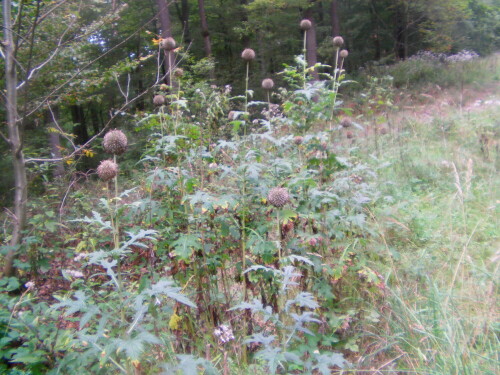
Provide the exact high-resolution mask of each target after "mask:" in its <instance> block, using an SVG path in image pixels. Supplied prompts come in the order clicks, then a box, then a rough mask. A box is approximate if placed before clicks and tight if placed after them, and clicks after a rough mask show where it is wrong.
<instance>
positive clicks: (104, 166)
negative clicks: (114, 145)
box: [97, 160, 118, 181]
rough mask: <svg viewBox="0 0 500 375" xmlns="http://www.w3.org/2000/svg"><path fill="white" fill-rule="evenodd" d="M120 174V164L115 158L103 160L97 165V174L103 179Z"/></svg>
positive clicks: (106, 179) (110, 178)
mask: <svg viewBox="0 0 500 375" xmlns="http://www.w3.org/2000/svg"><path fill="white" fill-rule="evenodd" d="M117 174H118V164H116V163H115V162H114V161H113V160H103V161H101V163H100V164H99V166H98V167H97V175H98V176H99V178H100V179H101V180H103V181H109V180H112V179H113V178H115V177H116V175H117Z"/></svg>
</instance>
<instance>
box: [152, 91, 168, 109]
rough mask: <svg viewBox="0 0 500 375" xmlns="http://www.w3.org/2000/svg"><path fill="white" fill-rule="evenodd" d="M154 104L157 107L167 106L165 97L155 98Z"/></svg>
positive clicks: (158, 96) (157, 96) (156, 96)
mask: <svg viewBox="0 0 500 375" xmlns="http://www.w3.org/2000/svg"><path fill="white" fill-rule="evenodd" d="M153 104H154V105H155V106H157V107H159V106H162V105H163V104H165V97H164V96H163V95H159V94H158V95H155V96H154V98H153Z"/></svg>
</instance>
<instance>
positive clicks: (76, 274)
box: [64, 270, 83, 279]
mask: <svg viewBox="0 0 500 375" xmlns="http://www.w3.org/2000/svg"><path fill="white" fill-rule="evenodd" d="M64 272H65V273H66V274H67V275H69V276H71V277H74V278H75V279H78V278H80V277H83V273H82V272H80V271H74V270H64Z"/></svg>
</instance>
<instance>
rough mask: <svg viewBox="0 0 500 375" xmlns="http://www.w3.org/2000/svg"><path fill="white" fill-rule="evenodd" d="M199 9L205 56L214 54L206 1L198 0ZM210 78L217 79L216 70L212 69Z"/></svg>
mask: <svg viewBox="0 0 500 375" xmlns="http://www.w3.org/2000/svg"><path fill="white" fill-rule="evenodd" d="M198 11H199V14H200V23H201V35H202V36H203V47H204V49H205V56H206V57H211V56H212V43H211V42H210V32H209V31H208V23H207V15H206V13H205V1H204V0H198ZM210 79H211V80H212V81H213V80H215V72H214V70H213V69H210Z"/></svg>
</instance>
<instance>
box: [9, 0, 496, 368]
mask: <svg viewBox="0 0 500 375" xmlns="http://www.w3.org/2000/svg"><path fill="white" fill-rule="evenodd" d="M162 4H163V5H168V7H163V8H162ZM3 5H4V9H9V8H7V5H8V6H9V7H11V8H10V9H11V12H10V14H9V12H5V14H4V20H5V19H7V18H11V19H12V20H13V23H12V27H11V28H9V29H8V30H7V29H6V28H5V29H4V34H5V36H6V37H5V39H4V40H6V41H8V40H9V39H8V37H7V36H8V34H9V30H10V31H15V32H12V33H11V35H10V37H11V38H13V39H12V41H13V43H10V45H7V44H6V43H3V45H2V57H4V58H5V65H6V67H5V75H4V76H2V77H1V81H2V84H4V83H5V87H6V90H5V95H4V96H3V99H4V102H5V103H6V105H5V107H2V109H1V110H0V114H1V115H2V116H3V117H5V123H6V126H5V128H6V129H8V131H5V132H4V129H3V128H4V126H3V125H2V129H1V130H2V135H3V138H4V140H5V141H6V142H5V144H6V145H7V148H5V149H1V148H0V151H1V152H2V155H5V157H3V158H2V161H1V162H0V163H1V166H0V168H2V170H3V175H4V176H5V178H4V179H3V180H2V184H3V186H0V189H3V190H2V191H3V192H4V193H3V194H2V203H3V204H4V205H5V207H11V206H14V209H12V210H10V209H9V208H7V209H6V210H5V214H4V217H2V219H3V222H4V223H5V224H4V225H3V230H2V237H1V241H2V242H1V243H0V252H1V254H2V255H3V256H4V257H3V258H2V262H3V263H4V264H5V265H9V262H11V261H12V267H4V271H5V272H4V275H3V278H2V279H0V291H1V293H0V304H1V305H2V306H4V307H3V308H2V310H0V371H2V372H5V373H13V374H16V373H19V374H42V373H51V374H58V373H73V372H76V371H82V369H86V370H87V371H88V372H89V373H92V374H110V373H125V374H157V373H165V374H179V373H180V374H196V373H207V374H209V373H219V372H220V373H223V374H238V373H241V374H246V373H257V374H258V373H262V374H264V373H266V374H267V373H307V374H309V373H310V374H330V373H332V372H334V371H340V370H341V369H343V370H344V371H350V370H352V371H356V368H359V369H363V368H372V367H373V364H377V366H378V365H380V366H381V367H380V369H382V368H383V367H386V366H388V367H387V368H389V369H391V370H394V371H398V370H400V371H402V373H404V371H406V370H408V369H409V370H411V371H414V372H416V371H420V370H422V371H424V369H426V368H432V370H433V371H437V373H458V372H460V371H463V373H478V371H479V372H481V371H494V367H495V364H494V362H493V361H494V352H495V349H494V348H495V346H496V345H498V339H497V337H496V336H495V335H494V332H493V326H492V325H491V324H490V322H481V324H478V325H475V324H473V323H469V322H465V323H462V319H461V316H460V315H459V314H457V313H456V312H455V311H454V310H453V309H452V308H451V307H450V306H453V303H454V302H460V303H461V302H462V298H465V297H464V296H460V300H458V299H455V296H454V294H453V293H454V291H455V289H456V288H458V286H457V284H459V280H461V281H463V282H464V283H465V282H466V281H469V282H470V280H475V281H478V282H481V283H482V285H483V286H484V287H485V288H490V289H491V288H493V289H492V290H490V289H488V298H489V300H490V301H491V303H493V302H492V301H494V297H495V290H494V287H493V281H492V280H494V278H495V275H496V273H497V270H498V267H496V268H494V265H490V263H489V260H488V262H486V263H484V264H483V265H482V266H483V267H484V268H481V269H482V271H480V270H478V269H476V268H475V267H476V265H477V264H479V263H480V262H481V261H483V260H484V259H486V258H488V257H492V256H493V254H492V253H491V251H485V252H484V254H481V255H480V256H479V255H478V259H475V258H474V261H476V260H477V263H474V262H473V261H472V260H471V262H470V264H467V265H465V260H464V259H465V258H466V256H467V251H468V249H469V243H470V242H471V238H472V236H473V234H474V233H475V230H476V229H474V230H473V231H471V228H470V224H469V220H473V219H475V217H476V216H477V217H479V216H481V215H482V214H484V212H483V211H481V209H479V208H478V209H477V212H475V211H474V207H475V206H474V204H475V203H474V202H475V201H474V199H473V196H472V195H473V192H474V191H475V190H474V187H473V186H472V182H471V181H472V174H473V167H472V166H471V165H472V164H470V163H472V162H468V161H466V162H465V164H464V160H462V159H459V160H456V161H454V162H448V165H447V166H446V168H454V169H453V170H454V176H455V187H456V189H457V193H456V195H455V196H458V200H459V203H460V207H461V211H460V212H456V213H455V214H456V215H461V220H463V227H460V228H458V229H454V228H455V224H456V223H455V221H454V220H457V219H456V218H455V217H453V221H452V222H453V225H454V226H453V231H454V232H453V236H456V237H457V238H458V239H457V243H456V244H455V245H457V246H458V244H460V245H463V250H462V252H461V253H460V254H459V256H458V259H456V256H451V257H450V259H451V261H452V263H453V264H454V265H455V264H456V266H455V267H456V268H453V269H450V270H448V275H449V276H450V277H451V280H452V281H451V283H449V284H448V283H446V282H441V280H438V279H437V278H434V277H433V276H434V275H431V272H434V273H437V270H435V269H433V268H432V267H431V264H432V259H438V258H439V257H438V256H437V255H434V258H432V257H433V255H429V254H424V255H422V259H423V260H422V261H423V262H424V263H425V265H426V266H428V267H429V274H427V276H428V277H429V280H428V283H426V284H425V292H422V295H424V296H425V298H426V301H428V299H429V300H431V302H432V304H430V306H431V308H432V311H431V310H428V311H431V312H428V311H424V313H422V310H425V309H420V304H421V303H422V302H421V301H419V300H416V301H413V300H411V294H412V288H413V287H414V285H420V284H417V283H418V282H420V277H421V274H420V273H419V271H418V270H416V268H415V269H414V268H413V264H411V260H410V259H411V258H410V256H409V255H408V254H411V252H412V250H414V246H415V247H418V245H419V244H422V245H423V244H431V245H433V246H438V245H437V241H438V239H437V238H435V239H434V238H433V236H432V235H431V234H430V233H429V229H428V228H425V227H424V226H423V224H422V222H424V221H425V219H424V218H422V217H419V216H418V215H417V214H410V213H408V212H407V211H408V210H410V209H411V208H410V207H408V208H407V207H406V206H405V205H406V204H407V203H405V202H406V201H405V199H406V197H409V203H408V204H413V205H414V206H418V196H419V194H423V193H422V192H424V191H426V189H431V187H433V186H434V185H436V189H437V190H436V191H438V193H439V194H443V195H445V194H447V193H449V187H448V186H447V185H445V186H439V185H438V183H437V178H436V177H435V176H434V175H433V174H432V172H431V171H429V170H428V169H427V168H426V166H425V165H418V163H417V161H415V160H416V156H415V154H418V153H419V151H418V150H417V151H415V148H416V147H417V146H416V145H415V144H413V146H412V147H414V149H412V148H411V147H406V145H407V144H411V142H412V141H414V142H416V144H417V145H421V143H423V142H425V141H424V140H418V135H417V133H418V132H417V130H416V129H417V126H416V125H415V124H412V123H410V122H404V121H399V120H396V118H397V110H398V109H401V108H405V104H406V103H405V102H404V100H406V99H407V96H405V95H404V94H403V93H402V91H400V90H401V89H402V90H407V89H408V88H412V89H414V88H416V87H419V85H424V84H428V83H432V84H434V85H437V87H439V88H441V87H454V88H458V89H459V90H460V98H459V100H458V102H457V106H458V107H459V108H462V107H463V105H464V104H465V103H466V100H467V98H466V97H464V93H465V89H464V87H466V86H470V85H474V84H478V83H489V82H491V81H495V80H497V81H498V79H499V76H498V74H499V73H498V60H497V57H495V56H494V57H493V58H490V59H484V60H480V59H479V54H488V53H490V52H492V51H494V50H495V49H496V48H497V47H498V35H499V33H498V32H497V31H498V30H496V28H498V22H496V21H498V17H499V12H498V6H496V5H498V4H497V2H495V1H493V2H487V1H476V0H471V1H462V0H454V1H452V0H447V1H442V2H439V4H436V2H432V1H426V0H421V1H404V0H392V1H389V0H387V1H380V2H379V1H377V2H375V1H368V0H359V1H341V0H338V1H328V2H327V1H306V0H293V1H280V0H255V1H245V0H241V1H209V0H206V1H198V2H194V1H187V0H182V1H172V2H170V3H169V2H163V1H162V0H158V1H156V2H154V1H102V0H92V1H87V2H85V3H82V2H77V1H71V0H64V1H44V0H37V1H20V2H11V1H7V0H6V1H4V2H3ZM330 7H331V8H330ZM198 8H199V9H200V10H201V9H202V8H203V10H204V15H203V14H202V12H200V13H198ZM195 9H196V11H195ZM328 9H331V10H332V12H329V11H327V10H328ZM5 17H6V18H5ZM176 17H177V18H178V20H177V19H176ZM203 17H206V22H207V24H204V22H203V21H202V18H203ZM302 18H307V19H309V20H311V21H313V22H311V23H310V24H307V23H301V24H300V26H299V22H300V20H301V19H302ZM207 25H208V26H207ZM339 30H340V32H341V34H342V38H340V39H339V36H338V31H339ZM312 35H313V36H314V38H311V36H312ZM198 36H200V37H198ZM209 36H210V40H208V39H207V38H208V37H209ZM332 36H336V37H337V38H335V39H333V42H332ZM172 37H173V38H175V40H174V39H172ZM207 40H208V43H210V47H211V51H210V53H209V56H206V54H207V44H206V43H207ZM13 45H15V48H14V49H12V48H11V47H12V46H13ZM250 47H252V48H253V49H249V48H250ZM245 48H246V49H245ZM344 48H347V49H348V50H349V51H347V49H344ZM422 50H426V52H419V53H417V52H418V51H422ZM242 51H243V53H242ZM411 55H413V57H410V56H411ZM9 61H10V62H14V68H13V69H14V70H15V72H16V74H17V75H13V74H12V72H13V70H12V64H11V65H9ZM316 61H321V62H320V63H316ZM389 62H390V63H394V64H393V65H390V66H388V65H385V64H386V63H389ZM9 66H10V67H9ZM358 68H359V69H358ZM346 70H350V71H352V72H353V74H352V75H351V76H355V77H356V79H357V81H356V82H355V81H353V80H348V79H347V78H346ZM13 77H14V78H15V79H16V82H15V86H14V88H13V86H12V85H11V83H12V78H13ZM422 87H423V86H422ZM412 93H414V91H412ZM13 94H15V95H16V98H15V103H16V104H15V111H14V112H15V113H13V112H12V111H13V106H12V103H14V99H13V96H12V95H13ZM4 108H5V109H4ZM13 114H14V121H13V120H12V118H13V116H12V115H13ZM393 121H394V122H396V121H397V123H396V124H395V123H393ZM468 121H469V122H470V129H469V130H467V132H468V133H467V134H468V135H469V136H470V132H472V131H473V132H475V133H474V135H475V139H476V140H477V142H475V143H473V142H472V141H471V144H470V145H469V147H470V150H471V151H470V152H471V153H472V154H473V155H478V156H477V159H478V160H480V164H479V165H481V168H482V170H481V173H483V174H484V175H488V176H490V178H491V180H492V181H495V178H494V177H491V176H493V175H494V171H496V170H497V169H498V160H497V159H495V158H498V143H496V142H497V138H498V135H499V133H498V132H499V131H498V127H497V126H495V125H489V124H491V121H490V122H487V121H486V122H479V120H477V121H478V122H477V123H476V122H475V121H476V120H471V119H469V120H468ZM14 128H15V129H18V130H20V136H19V137H18V139H17V140H16V139H15V137H16V135H15V134H13V133H12V129H14ZM433 129H434V128H433ZM435 129H437V130H435ZM435 129H434V130H431V131H429V134H427V133H425V132H424V133H423V134H425V135H426V136H427V137H428V138H427V139H433V140H434V139H436V132H437V133H439V136H441V135H442V138H443V144H444V146H443V145H442V144H441V143H439V147H441V146H443V147H444V149H445V150H447V151H449V147H451V146H449V145H450V144H454V142H456V139H459V138H460V135H457V134H456V132H458V130H456V124H455V123H450V124H448V123H443V124H439V126H436V127H435ZM471 129H473V130H471ZM416 138H417V140H415V139H416ZM472 139H474V137H472ZM14 141H16V142H17V141H20V143H16V142H14ZM438 141H439V142H440V139H438ZM14 145H17V146H15V147H14ZM2 147H4V146H2ZM457 147H458V146H457ZM412 151H413V152H414V153H413V154H412ZM420 152H421V149H420ZM20 155H21V156H22V157H21V158H20ZM474 157H476V156H474ZM429 158H430V156H429ZM16 160H17V161H19V160H21V161H22V163H21V165H22V167H23V168H25V170H24V172H23V173H26V176H27V184H26V188H27V199H26V200H24V201H23V202H19V197H22V195H19V194H18V193H19V186H20V184H19V163H18V164H16ZM470 160H472V156H471V158H470ZM433 162H435V161H433ZM391 164H392V165H395V166H396V167H395V168H393V169H390V170H391V172H388V169H389V168H387V167H388V165H391ZM12 165H14V167H12ZM464 165H466V168H467V170H466V172H465V180H464V181H462V180H463V178H464V177H461V175H460V172H459V170H460V168H463V167H464ZM457 166H458V169H457ZM443 168H444V167H443ZM391 173H392V175H391ZM388 175H390V178H392V179H394V180H395V183H394V184H397V183H401V184H402V186H404V188H401V190H398V189H397V188H396V187H395V185H394V184H393V183H391V182H388V181H387V180H385V179H384V176H386V177H387V176H388ZM398 178H399V180H397V179H398ZM461 178H462V180H461ZM402 181H404V183H403V182H402ZM12 186H15V189H12ZM406 188H407V189H408V191H405V190H404V189H406ZM13 191H15V192H16V194H15V195H14V194H10V193H11V192H13ZM476 194H478V195H479V194H480V193H479V191H477V192H476ZM402 195H405V196H402ZM491 196H494V194H492V195H487V194H485V195H484V197H483V199H484V201H485V202H488V204H489V205H490V204H491V202H490V201H489V200H490V198H491ZM410 198H411V199H410ZM469 207H471V208H470V209H471V211H470V212H469ZM20 209H24V211H25V213H26V220H25V223H24V222H23V223H22V224H20V222H21V221H23V220H21V218H20V217H19V215H18V212H19V210H20ZM420 209H423V208H420ZM385 210H397V211H399V210H401V212H400V216H401V217H404V220H405V221H404V222H399V221H398V220H396V219H393V220H392V216H391V214H387V213H386V212H385ZM434 214H435V213H434ZM455 214H454V215H455ZM405 215H409V217H406V216H405ZM387 217H389V219H387V220H386V221H387V222H390V223H392V224H391V225H386V224H384V223H381V219H380V218H384V219H385V218H387ZM391 220H392V221H391ZM430 224H431V223H429V225H430ZM477 225H478V226H479V225H480V223H478V224H477ZM395 226H396V227H397V228H396V229H395ZM481 227H482V229H483V231H484V233H485V239H484V242H485V243H488V245H490V241H491V239H492V238H493V239H494V238H498V236H497V234H495V228H494V226H493V227H492V226H490V225H487V224H486V223H484V224H481ZM398 228H399V229H400V228H404V229H405V230H408V231H409V233H410V234H408V236H405V235H402V234H401V233H398ZM16 230H18V232H19V233H20V235H19V238H18V239H16V235H13V234H12V233H16ZM469 236H470V237H469ZM431 238H433V240H434V241H436V242H432V241H431ZM454 238H455V237H454ZM480 241H481V239H477V240H476V239H474V241H472V244H474V245H476V244H477V243H478V242H480ZM477 246H479V245H477ZM471 247H472V246H471ZM496 256H498V255H496ZM439 259H440V261H442V260H443V259H441V258H439ZM450 259H447V261H449V260H450ZM405 260H406V262H407V263H406V264H405ZM424 263H422V264H424ZM494 263H495V262H494V261H493V264H494ZM460 272H463V273H467V272H471V276H470V280H469V279H468V280H465V278H463V279H460V277H459V273H460ZM474 272H476V273H477V275H476V274H474ZM429 275H431V276H429ZM402 278H407V279H408V283H407V284H404V283H402V281H401V279H402ZM413 283H415V284H413ZM441 294H442V295H444V297H443V298H440V296H441ZM427 298H428V299H427ZM409 301H411V302H412V303H414V305H412V306H410V305H409V304H410V302H409ZM464 303H465V302H464ZM424 306H425V304H424ZM468 306H469V305H468ZM479 310H480V309H479ZM393 313H394V314H397V315H398V317H397V318H396V319H394V318H393V317H392V316H391V314H393ZM481 313H482V314H484V313H485V310H481ZM444 323H448V325H447V326H445V328H446V329H449V330H452V331H453V332H455V333H457V337H459V339H457V340H449V341H447V339H448V338H449V337H447V335H446V334H445V333H444V332H443V329H444V328H441V326H442V325H443V324H444ZM407 325H412V326H411V327H410V329H409V328H408V327H407ZM412 329H414V330H415V332H416V333H413V331H412ZM478 330H480V331H481V330H483V331H481V332H484V334H481V335H480V334H479V333H477V331H478ZM384 331H385V332H384ZM399 331H404V332H407V331H408V332H412V333H411V334H409V335H408V336H406V335H405V336H401V335H400V334H399ZM469 333H472V336H473V337H474V340H475V341H474V343H473V344H474V345H473V348H470V347H469V345H468V344H469V342H468V341H467V340H466V339H465V337H466V336H467V335H468V334H469ZM384 335H385V336H384ZM419 340H420V341H425V342H426V344H427V347H426V352H425V353H421V352H419V351H417V350H416V349H415V348H416V347H417V348H419V344H416V342H419ZM382 342H385V343H384V344H382ZM419 350H420V349H419ZM451 350H454V351H455V353H456V355H454V356H452V359H451V360H449V361H447V360H446V358H445V357H446V353H447V352H450V351H451ZM415 353H419V355H420V354H421V357H420V356H415V355H414V354H415ZM462 355H466V357H467V358H468V357H469V356H476V357H478V358H480V359H477V360H474V361H471V362H470V363H469V362H467V359H466V360H464V359H463V356H462ZM415 357H416V358H415ZM393 358H396V359H393ZM400 358H401V359H400ZM398 359H399V360H398ZM434 360H435V361H434ZM386 361H387V363H385V362H386ZM433 361H434V362H433ZM464 369H466V371H464ZM440 371H441V372H440ZM491 373H493V372H491Z"/></svg>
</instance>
